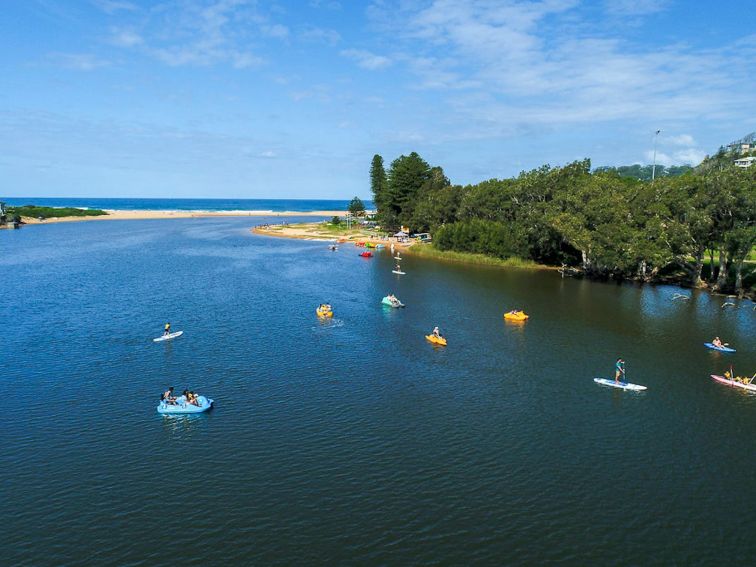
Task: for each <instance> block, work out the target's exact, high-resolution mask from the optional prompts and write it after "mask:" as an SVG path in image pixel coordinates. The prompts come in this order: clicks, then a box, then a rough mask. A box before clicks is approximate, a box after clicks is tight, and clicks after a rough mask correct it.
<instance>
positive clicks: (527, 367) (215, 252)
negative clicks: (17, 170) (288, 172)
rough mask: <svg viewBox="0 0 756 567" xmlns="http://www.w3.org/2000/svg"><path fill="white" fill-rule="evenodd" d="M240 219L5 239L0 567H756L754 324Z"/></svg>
mask: <svg viewBox="0 0 756 567" xmlns="http://www.w3.org/2000/svg"><path fill="white" fill-rule="evenodd" d="M260 222H263V221H260ZM248 225H249V219H246V220H245V219H185V220H160V221H125V222H119V221H113V222H98V223H62V224H57V225H46V226H32V227H26V228H24V229H23V230H20V231H3V232H0V252H1V254H0V269H2V278H0V297H2V304H0V313H1V314H2V321H3V325H2V327H0V356H1V358H0V360H2V364H3V372H2V374H1V375H0V387H1V391H2V400H3V411H2V413H1V414H0V423H1V426H0V515H1V517H2V533H3V537H2V548H3V551H2V557H3V559H2V563H4V564H22V565H46V564H94V563H99V564H102V563H106V564H113V565H155V564H178V563H183V564H230V563H232V562H233V563H234V564H258V565H273V564H281V565H297V564H299V565H305V564H324V565H338V564H359V565H383V564H404V565H406V564H439V563H442V564H471V563H476V564H491V565H502V564H509V565H512V564H531V565H532V564H539V563H548V562H559V563H564V564H601V565H607V564H634V565H648V564H664V565H672V564H706V565H734V564H741V565H753V564H756V542H755V541H754V533H755V532H754V530H755V529H756V520H755V518H756V515H755V514H754V504H756V472H755V471H756V458H755V456H756V451H755V449H756V395H749V394H747V393H744V392H742V391H734V390H733V389H730V388H728V387H725V386H722V385H720V384H717V383H715V382H714V381H712V380H711V379H710V378H709V374H710V373H712V372H718V373H721V372H722V371H724V369H725V367H726V366H727V365H728V364H729V363H733V364H735V366H736V368H735V369H736V371H738V372H739V373H741V374H745V373H753V372H756V341H754V336H755V334H756V333H755V331H756V312H755V311H753V309H752V305H751V304H746V303H745V302H740V303H738V304H737V305H736V307H734V308H733V307H726V308H721V307H720V306H721V304H722V301H723V300H722V298H717V297H711V296H709V295H706V294H699V293H693V292H690V291H686V290H680V289H678V288H673V287H645V288H639V287H634V286H618V285H613V284H600V283H591V282H587V281H575V280H571V279H565V280H562V279H560V278H559V277H558V276H557V275H555V274H553V273H551V272H530V271H500V270H493V269H485V268H472V267H467V266H459V265H454V264H444V263H436V262H432V261H427V260H421V259H417V258H412V257H411V256H407V257H406V259H405V261H404V262H403V263H402V265H403V268H404V269H405V271H406V272H407V275H405V276H395V275H393V274H392V273H391V266H392V260H391V259H390V257H389V255H388V254H387V253H385V252H384V253H378V254H377V257H376V258H374V259H372V260H365V259H362V258H359V257H358V256H357V251H356V249H354V248H352V247H342V248H341V249H340V250H339V251H338V252H335V253H334V252H330V251H328V250H327V248H326V246H325V245H324V244H323V243H315V242H302V241H294V240H284V239H271V238H266V237H260V236H255V235H252V234H250V233H249V231H248V228H249V226H248ZM389 291H393V292H394V293H396V294H397V295H398V296H399V298H400V299H401V300H402V301H403V302H404V303H406V304H407V308H406V309H402V310H390V309H388V308H385V307H382V306H381V305H380V299H381V297H382V296H383V295H385V294H386V293H387V292H389ZM675 293H684V294H686V295H689V296H690V297H691V299H690V300H689V301H683V300H674V301H673V300H672V297H673V296H674V295H675ZM322 301H329V302H331V303H332V304H333V305H334V309H335V314H336V315H335V318H334V320H333V321H332V322H330V323H325V324H322V323H319V322H318V321H317V320H316V318H315V307H316V306H317V304H318V303H320V302H322ZM513 307H522V308H524V309H525V310H526V311H528V312H529V313H530V314H531V316H532V317H531V319H530V321H528V322H527V323H525V324H509V323H505V322H504V320H503V319H502V313H503V312H504V311H505V310H507V309H510V308H513ZM166 321H170V322H171V323H172V325H173V327H174V329H176V330H179V329H180V330H184V331H185V333H184V336H183V337H181V338H180V339H178V340H176V341H174V342H173V343H167V344H154V343H152V341H151V338H152V337H154V336H158V335H159V334H160V332H161V329H162V326H163V324H164V323H165V322H166ZM434 325H439V326H440V327H441V330H442V332H445V333H446V334H447V337H448V339H449V346H448V347H447V348H446V349H439V348H434V347H432V346H431V345H430V344H428V343H427V342H426V341H425V339H424V337H423V335H424V334H427V333H428V332H429V331H430V329H432V327H433V326H434ZM714 334H718V335H720V336H722V337H723V339H725V340H726V341H728V342H730V343H731V344H733V345H734V346H736V348H738V352H737V353H736V354H734V355H723V354H719V353H716V352H712V351H708V350H706V349H704V348H703V346H702V343H703V342H704V341H707V340H710V339H711V337H712V336H713V335H714ZM620 355H621V356H623V357H625V359H626V360H627V368H628V378H629V379H630V380H631V381H633V382H637V383H641V384H645V385H647V386H648V391H646V392H644V393H640V394H638V393H631V392H622V391H615V390H613V389H607V388H604V387H599V386H597V385H596V384H595V383H594V382H593V380H592V378H593V377H596V376H606V377H609V376H610V373H611V371H612V365H613V361H614V359H615V358H616V357H617V356H620ZM168 385H174V386H176V387H177V388H178V389H179V390H183V389H184V388H185V387H189V388H192V389H195V390H198V391H199V392H200V393H202V394H206V395H208V396H209V397H212V398H214V399H215V402H216V407H215V409H214V410H213V411H211V412H210V413H209V414H205V415H200V416H188V417H184V418H181V417H172V418H168V417H161V416H160V415H158V414H157V413H156V411H155V407H156V405H157V401H156V400H157V397H158V395H159V393H160V392H161V391H162V389H164V388H165V387H166V386H168Z"/></svg>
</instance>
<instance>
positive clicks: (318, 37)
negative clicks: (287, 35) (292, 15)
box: [299, 26, 341, 45]
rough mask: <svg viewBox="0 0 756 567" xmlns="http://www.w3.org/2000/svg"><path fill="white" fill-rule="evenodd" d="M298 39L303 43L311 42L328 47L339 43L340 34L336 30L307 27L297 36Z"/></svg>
mask: <svg viewBox="0 0 756 567" xmlns="http://www.w3.org/2000/svg"><path fill="white" fill-rule="evenodd" d="M299 37H300V39H302V40H304V41H312V42H319V43H326V44H329V45H336V44H337V43H338V42H339V41H341V34H339V32H337V31H336V30H331V29H325V28H317V27H313V26H308V27H306V28H305V29H304V31H302V32H301V33H300V34H299Z"/></svg>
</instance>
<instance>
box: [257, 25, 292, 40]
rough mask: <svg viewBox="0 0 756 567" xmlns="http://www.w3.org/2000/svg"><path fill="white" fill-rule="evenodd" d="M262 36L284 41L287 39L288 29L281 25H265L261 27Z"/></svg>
mask: <svg viewBox="0 0 756 567" xmlns="http://www.w3.org/2000/svg"><path fill="white" fill-rule="evenodd" d="M261 30H262V32H263V34H265V35H266V36H268V37H275V38H277V39H286V38H287V37H289V28H287V27H286V26H283V25H281V24H273V25H265V26H262V27H261Z"/></svg>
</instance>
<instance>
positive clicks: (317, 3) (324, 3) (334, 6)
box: [310, 0, 341, 10]
mask: <svg viewBox="0 0 756 567" xmlns="http://www.w3.org/2000/svg"><path fill="white" fill-rule="evenodd" d="M310 8H326V9H328V10H341V2H337V1H336V0H310Z"/></svg>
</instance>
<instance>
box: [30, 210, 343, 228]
mask: <svg viewBox="0 0 756 567" xmlns="http://www.w3.org/2000/svg"><path fill="white" fill-rule="evenodd" d="M106 212H107V213H108V214H107V215H99V216H91V217H86V216H85V217H53V218H48V219H45V220H41V221H40V220H38V219H35V218H31V217H24V219H23V220H24V222H25V223H27V224H47V223H53V222H80V221H107V220H151V219H187V218H207V217H333V216H337V215H343V214H345V212H344V211H307V212H302V211H146V210H142V211H137V210H134V211H116V210H107V209H106Z"/></svg>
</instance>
